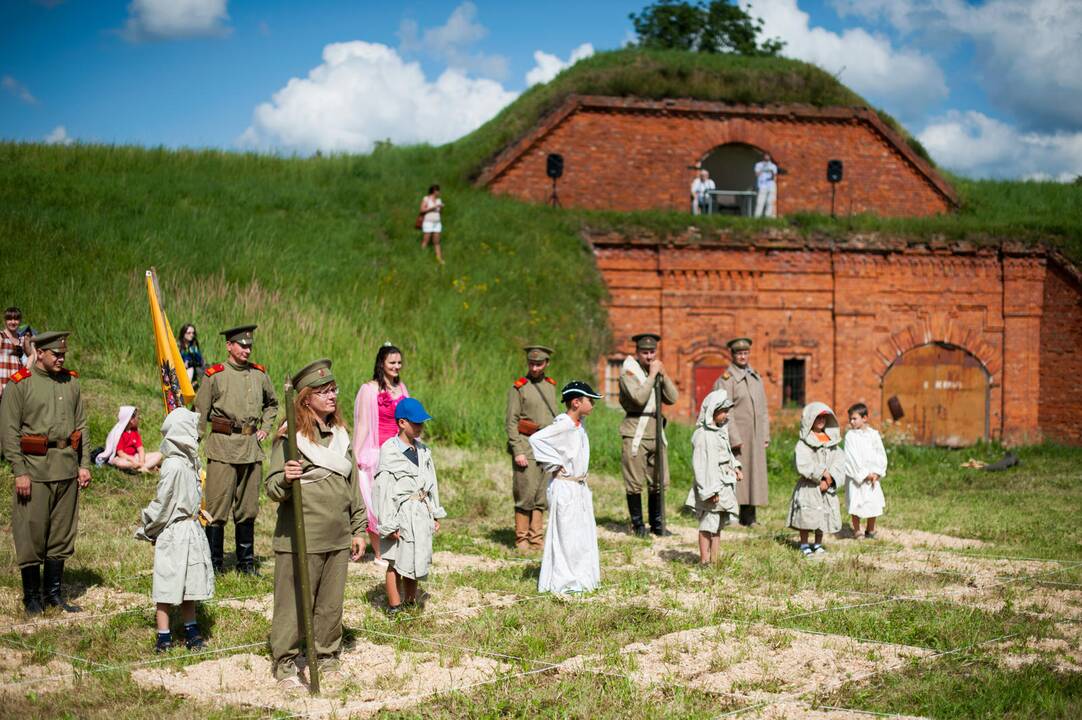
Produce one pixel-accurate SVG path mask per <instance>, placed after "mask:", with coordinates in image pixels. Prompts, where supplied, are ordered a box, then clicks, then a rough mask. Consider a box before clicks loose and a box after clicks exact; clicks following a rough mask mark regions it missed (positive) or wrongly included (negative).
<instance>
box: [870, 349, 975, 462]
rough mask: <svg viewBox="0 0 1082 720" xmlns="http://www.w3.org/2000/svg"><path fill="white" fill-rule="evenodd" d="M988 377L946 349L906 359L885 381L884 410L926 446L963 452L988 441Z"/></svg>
mask: <svg viewBox="0 0 1082 720" xmlns="http://www.w3.org/2000/svg"><path fill="white" fill-rule="evenodd" d="M988 399H989V387H988V371H987V370H985V368H984V365H982V364H981V361H980V360H978V359H977V358H976V357H974V356H973V355H971V354H970V353H968V352H966V351H965V350H963V349H961V348H959V347H957V346H955V345H949V344H947V343H939V342H936V343H931V344H929V345H921V346H919V347H915V348H913V349H912V350H910V351H908V352H906V353H904V354H903V355H902V356H901V357H899V358H898V359H897V360H895V361H894V363H893V364H892V365H891V366H890V368H889V369H888V370H887V373H886V375H884V376H883V408H884V412H886V413H890V412H891V410H889V409H888V408H892V409H893V410H894V411H897V410H898V409H900V410H901V412H902V416H901V417H900V418H897V423H898V425H899V427H900V428H902V429H903V430H905V431H906V432H907V433H908V434H910V435H911V436H912V437H913V440H914V441H915V442H918V443H920V444H922V445H941V446H946V447H963V446H965V445H972V444H973V443H975V442H977V441H978V440H985V439H987V438H988Z"/></svg>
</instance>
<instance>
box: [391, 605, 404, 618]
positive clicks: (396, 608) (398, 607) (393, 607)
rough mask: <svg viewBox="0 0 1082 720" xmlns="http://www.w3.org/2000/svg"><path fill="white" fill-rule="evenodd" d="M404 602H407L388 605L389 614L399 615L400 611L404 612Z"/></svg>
mask: <svg viewBox="0 0 1082 720" xmlns="http://www.w3.org/2000/svg"><path fill="white" fill-rule="evenodd" d="M404 604H405V603H398V604H397V605H388V606H387V615H389V616H390V617H395V616H396V615H398V614H399V613H401V612H402V610H403V607H402V606H403V605H404Z"/></svg>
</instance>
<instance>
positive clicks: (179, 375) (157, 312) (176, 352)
mask: <svg viewBox="0 0 1082 720" xmlns="http://www.w3.org/2000/svg"><path fill="white" fill-rule="evenodd" d="M147 296H148V297H149V298H150V320H151V322H152V323H153V324H154V351H155V355H156V357H157V359H158V376H159V377H158V379H159V380H160V381H161V384H162V399H163V400H164V401H165V412H166V413H170V412H172V411H173V410H176V409H177V408H178V407H184V406H186V405H189V404H191V402H192V400H193V399H194V398H195V390H194V389H193V388H192V381H191V380H189V379H188V372H187V370H186V369H185V368H184V361H183V360H181V358H180V348H179V347H178V346H177V338H176V336H175V335H173V328H172V327H171V326H170V325H169V318H168V317H166V314H165V310H163V309H162V304H161V290H160V289H159V287H158V274H157V273H156V272H155V271H154V269H153V268H151V269H150V270H147Z"/></svg>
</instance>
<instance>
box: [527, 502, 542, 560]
mask: <svg viewBox="0 0 1082 720" xmlns="http://www.w3.org/2000/svg"><path fill="white" fill-rule="evenodd" d="M530 548H531V549H533V550H537V551H541V550H543V549H544V548H545V511H544V510H539V509H537V508H534V509H533V510H531V511H530Z"/></svg>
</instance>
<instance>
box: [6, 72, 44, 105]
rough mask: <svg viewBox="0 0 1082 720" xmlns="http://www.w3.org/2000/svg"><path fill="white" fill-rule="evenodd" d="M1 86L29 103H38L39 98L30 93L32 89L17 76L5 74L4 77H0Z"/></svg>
mask: <svg viewBox="0 0 1082 720" xmlns="http://www.w3.org/2000/svg"><path fill="white" fill-rule="evenodd" d="M0 87H3V88H4V89H5V90H7V91H8V92H9V93H11V94H12V95H14V96H15V97H17V98H19V99H20V100H22V101H23V102H24V103H26V104H27V105H37V104H38V99H37V98H36V97H34V96H33V95H31V94H30V91H29V90H27V88H26V86H25V85H23V84H22V83H21V82H19V81H18V80H16V79H15V78H13V77H11V76H10V75H5V76H4V77H2V78H0Z"/></svg>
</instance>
